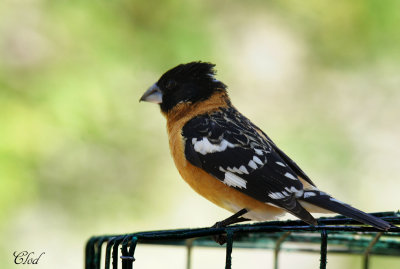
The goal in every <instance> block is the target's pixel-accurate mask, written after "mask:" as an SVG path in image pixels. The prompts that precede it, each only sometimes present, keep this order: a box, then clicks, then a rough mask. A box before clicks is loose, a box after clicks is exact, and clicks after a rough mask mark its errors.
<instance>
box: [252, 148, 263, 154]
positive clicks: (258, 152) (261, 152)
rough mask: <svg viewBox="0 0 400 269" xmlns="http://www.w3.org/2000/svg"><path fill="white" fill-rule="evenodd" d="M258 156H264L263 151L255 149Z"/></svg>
mask: <svg viewBox="0 0 400 269" xmlns="http://www.w3.org/2000/svg"><path fill="white" fill-rule="evenodd" d="M254 151H255V152H256V154H257V155H263V151H262V150H261V149H254Z"/></svg>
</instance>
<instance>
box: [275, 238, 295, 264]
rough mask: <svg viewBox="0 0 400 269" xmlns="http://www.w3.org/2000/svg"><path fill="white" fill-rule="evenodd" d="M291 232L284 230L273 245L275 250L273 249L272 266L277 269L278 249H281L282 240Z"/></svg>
mask: <svg viewBox="0 0 400 269" xmlns="http://www.w3.org/2000/svg"><path fill="white" fill-rule="evenodd" d="M290 234H291V232H286V233H284V234H283V235H282V236H281V237H279V239H278V240H277V241H276V245H275V250H274V268H275V269H278V267H279V265H278V258H279V257H278V256H279V251H280V250H281V245H282V243H283V241H285V239H286V238H287V237H288V236H289V235H290Z"/></svg>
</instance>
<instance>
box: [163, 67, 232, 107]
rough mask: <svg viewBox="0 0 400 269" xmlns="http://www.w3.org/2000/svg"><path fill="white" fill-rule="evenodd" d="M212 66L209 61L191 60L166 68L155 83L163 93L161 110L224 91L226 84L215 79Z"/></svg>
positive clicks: (204, 98) (193, 101)
mask: <svg viewBox="0 0 400 269" xmlns="http://www.w3.org/2000/svg"><path fill="white" fill-rule="evenodd" d="M214 67H215V65H214V64H211V63H206V62H191V63H187V64H180V65H178V66H176V67H174V68H172V69H170V70H168V71H167V72H166V73H165V74H164V75H162V76H161V78H160V79H159V80H158V81H157V83H156V85H157V86H158V87H159V89H160V90H161V92H162V95H163V98H162V103H160V107H161V110H162V111H164V112H167V111H169V110H170V109H172V108H173V107H174V106H175V105H177V104H178V103H181V102H191V103H195V102H198V101H202V100H206V99H207V98H209V97H210V96H211V95H212V94H213V93H215V92H216V91H226V86H225V85H224V84H223V83H222V82H220V81H218V80H216V79H215V77H214V76H215V73H216V71H215V69H214Z"/></svg>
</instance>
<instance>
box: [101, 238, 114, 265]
mask: <svg viewBox="0 0 400 269" xmlns="http://www.w3.org/2000/svg"><path fill="white" fill-rule="evenodd" d="M115 239H116V237H113V238H111V240H110V241H108V242H107V247H106V259H105V266H104V268H105V269H110V260H111V258H110V256H111V248H112V247H113V245H114V241H115ZM100 251H101V248H100Z"/></svg>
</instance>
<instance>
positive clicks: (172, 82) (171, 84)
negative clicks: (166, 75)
mask: <svg viewBox="0 0 400 269" xmlns="http://www.w3.org/2000/svg"><path fill="white" fill-rule="evenodd" d="M175 86H176V81H175V80H172V79H171V80H168V82H167V84H166V85H165V87H166V88H167V89H169V90H171V89H173V88H175Z"/></svg>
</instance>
